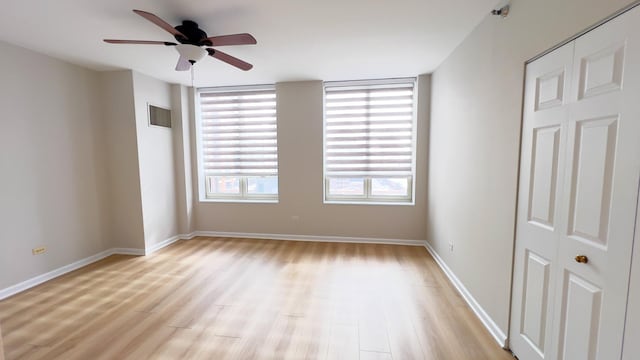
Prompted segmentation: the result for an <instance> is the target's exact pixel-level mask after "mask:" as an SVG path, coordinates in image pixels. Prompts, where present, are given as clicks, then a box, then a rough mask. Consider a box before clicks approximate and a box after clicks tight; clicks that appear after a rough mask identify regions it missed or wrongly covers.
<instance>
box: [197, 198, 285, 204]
mask: <svg viewBox="0 0 640 360" xmlns="http://www.w3.org/2000/svg"><path fill="white" fill-rule="evenodd" d="M200 202H201V203H237V204H277V203H278V202H279V201H278V199H200Z"/></svg>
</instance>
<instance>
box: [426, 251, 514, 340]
mask: <svg viewBox="0 0 640 360" xmlns="http://www.w3.org/2000/svg"><path fill="white" fill-rule="evenodd" d="M423 245H424V247H425V248H426V249H427V251H429V254H431V256H432V257H433V259H434V260H435V261H436V263H437V264H438V266H440V269H442V271H443V272H444V273H445V275H447V277H448V278H449V281H451V283H452V284H453V286H455V288H456V289H457V290H458V292H459V293H460V295H461V296H462V298H463V299H464V300H465V301H466V302H467V304H468V305H469V307H470V308H471V310H473V312H474V313H475V314H476V316H477V317H478V318H479V319H480V321H481V322H482V324H483V325H484V326H485V327H486V328H487V330H489V333H491V335H492V336H493V338H494V339H495V340H496V342H498V344H499V345H500V346H501V347H502V348H504V349H506V348H507V335H506V334H505V333H504V331H502V329H500V327H499V326H498V324H496V323H495V321H493V319H492V318H491V317H490V316H489V314H487V312H486V311H484V309H483V308H482V306H480V304H479V303H478V302H477V301H476V299H475V298H474V297H473V295H471V292H469V290H467V288H466V287H465V286H464V284H463V283H462V281H460V279H458V277H457V276H456V275H455V274H454V272H453V271H452V270H451V269H450V268H449V266H447V264H446V263H445V262H444V260H443V259H442V258H441V257H440V255H438V253H437V252H436V251H435V249H434V248H433V247H432V246H431V244H429V242H427V241H424V243H423Z"/></svg>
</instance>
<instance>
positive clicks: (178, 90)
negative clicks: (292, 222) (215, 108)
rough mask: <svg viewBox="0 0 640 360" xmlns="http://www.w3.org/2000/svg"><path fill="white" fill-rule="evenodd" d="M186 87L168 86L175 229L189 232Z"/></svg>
mask: <svg viewBox="0 0 640 360" xmlns="http://www.w3.org/2000/svg"><path fill="white" fill-rule="evenodd" d="M189 99H190V97H189V90H188V89H187V88H186V87H184V86H182V85H172V86H171V104H172V105H173V111H172V113H171V121H172V123H173V148H174V160H175V168H176V177H175V181H176V212H177V221H178V232H179V233H180V234H190V233H192V232H193V231H194V230H195V216H194V214H193V200H194V194H193V178H192V176H191V128H190V126H189V125H190V116H191V114H190V109H191V106H190V103H189Z"/></svg>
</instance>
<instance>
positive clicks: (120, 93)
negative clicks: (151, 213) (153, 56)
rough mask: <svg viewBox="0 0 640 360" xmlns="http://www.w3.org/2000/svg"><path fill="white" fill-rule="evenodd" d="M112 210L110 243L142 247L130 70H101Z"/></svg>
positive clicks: (142, 236)
mask: <svg viewBox="0 0 640 360" xmlns="http://www.w3.org/2000/svg"><path fill="white" fill-rule="evenodd" d="M100 80H101V82H100V85H101V91H102V96H101V98H102V115H103V119H104V127H105V133H104V136H105V138H106V139H107V150H108V157H107V159H108V161H107V163H106V165H107V166H106V168H107V175H108V176H107V178H108V184H109V201H110V205H111V212H110V216H109V225H110V230H111V237H110V245H111V247H117V248H130V249H144V247H145V243H144V233H143V227H142V202H141V194H140V170H139V168H138V146H137V136H136V114H135V106H134V96H133V75H132V73H131V71H111V72H104V73H101V74H100Z"/></svg>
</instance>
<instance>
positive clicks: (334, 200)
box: [322, 78, 419, 206]
mask: <svg viewBox="0 0 640 360" xmlns="http://www.w3.org/2000/svg"><path fill="white" fill-rule="evenodd" d="M409 82H412V83H413V104H412V106H413V113H412V114H413V116H412V125H411V126H412V128H411V130H412V131H411V132H412V133H411V151H412V154H413V155H412V159H411V175H410V176H408V177H400V178H403V179H404V178H407V179H408V180H407V187H408V189H407V196H389V195H372V194H371V179H373V178H374V176H327V175H326V173H327V171H326V161H325V160H326V156H327V126H326V110H327V107H326V94H327V93H326V86H327V85H330V86H345V87H348V86H370V85H374V86H375V85H392V84H406V83H409ZM418 92H419V89H418V81H417V78H392V79H377V80H353V81H333V82H324V84H323V89H322V112H323V113H322V134H323V136H322V181H323V185H324V186H323V194H322V199H323V203H324V204H347V205H409V206H414V205H415V184H416V158H417V154H416V148H417V146H416V143H417V138H418V132H417V131H418V126H417V125H418V123H417V118H418V99H419V95H418ZM341 177H342V178H363V179H364V195H359V196H358V195H356V196H353V195H331V194H329V178H341ZM375 177H379V176H375ZM382 178H386V179H390V178H399V177H398V176H388V177H382Z"/></svg>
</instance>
